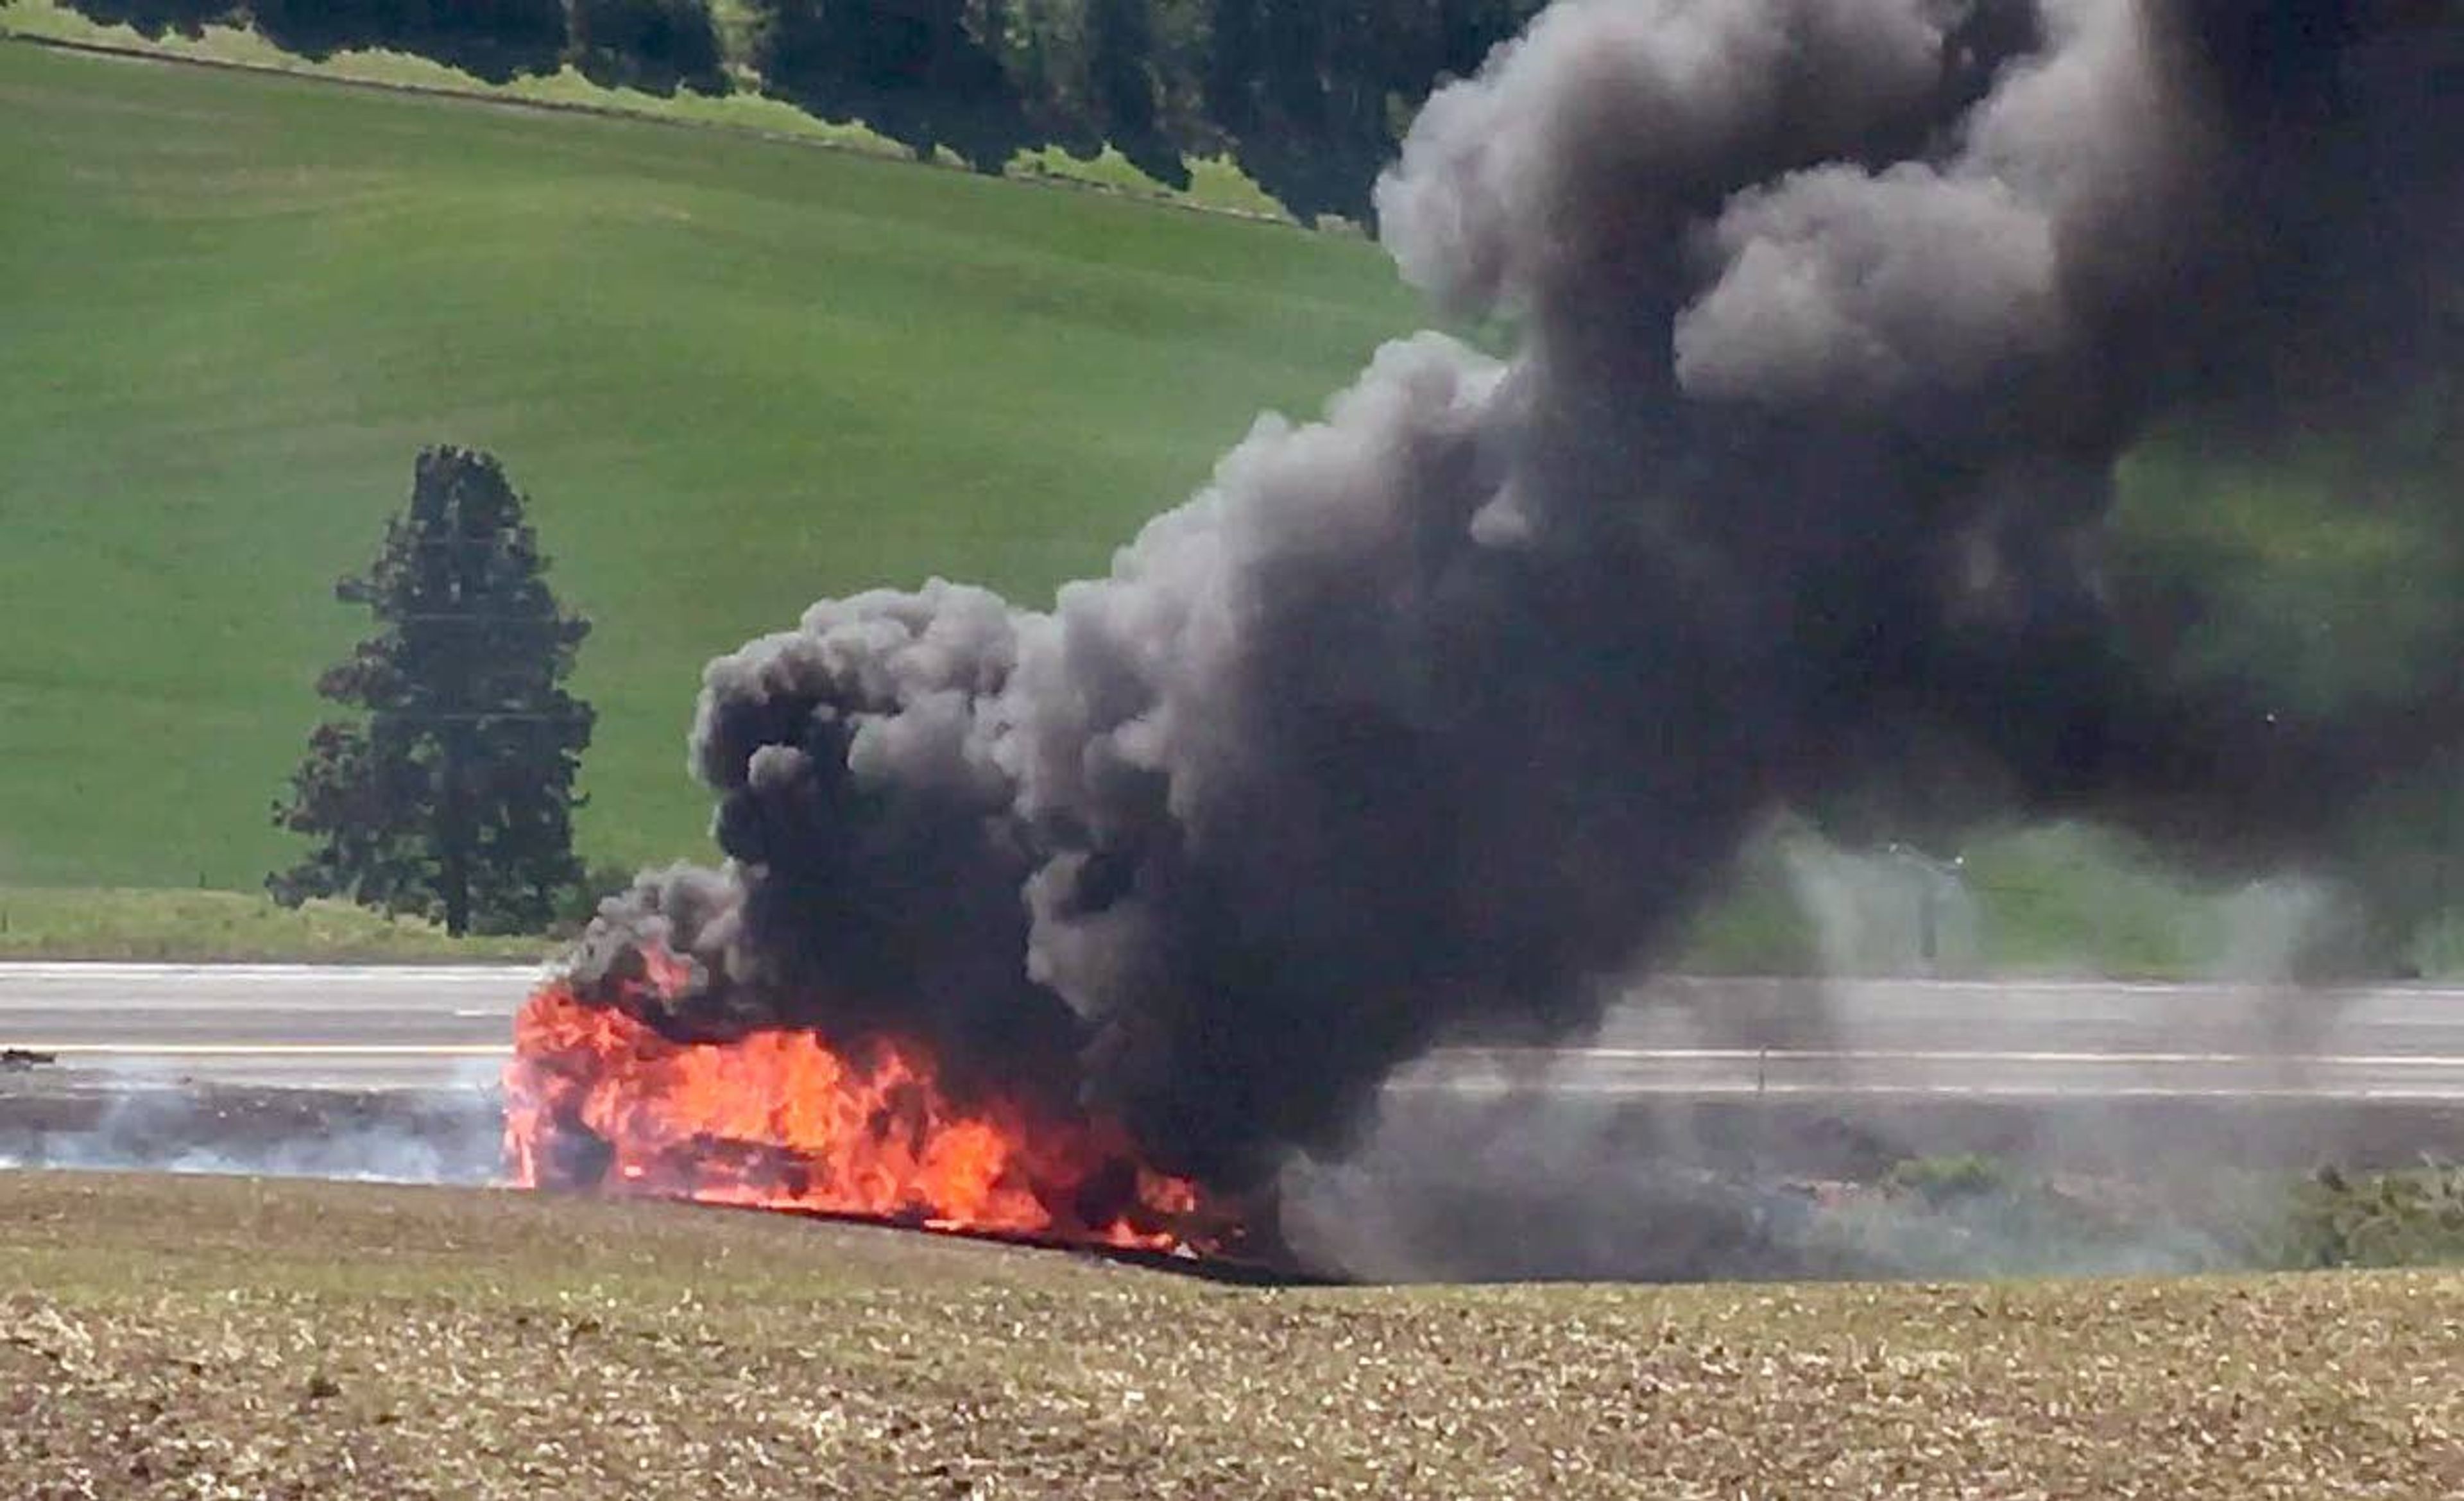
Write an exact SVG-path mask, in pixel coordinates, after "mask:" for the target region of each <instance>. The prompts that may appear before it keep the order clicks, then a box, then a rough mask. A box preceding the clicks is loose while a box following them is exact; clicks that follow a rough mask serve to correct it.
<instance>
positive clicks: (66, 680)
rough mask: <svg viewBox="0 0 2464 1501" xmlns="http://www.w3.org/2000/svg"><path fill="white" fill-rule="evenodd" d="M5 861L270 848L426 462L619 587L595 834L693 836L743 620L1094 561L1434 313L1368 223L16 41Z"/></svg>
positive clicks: (140, 859)
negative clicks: (1260, 219) (1418, 318)
mask: <svg viewBox="0 0 2464 1501" xmlns="http://www.w3.org/2000/svg"><path fill="white" fill-rule="evenodd" d="M0 116H5V118H6V119H7V120H8V121H9V145H10V149H9V150H8V151H6V152H0V349H5V350H6V352H7V358H6V359H5V361H0V529H5V536H6V539H7V546H6V547H5V549H0V643H5V644H6V651H5V652H4V653H0V884H5V883H14V884H21V885H45V884H52V885H58V884H107V885H131V886H143V885H179V886H195V885H198V884H201V883H202V884H209V885H215V886H229V887H239V888H246V887H251V886H253V884H254V883H255V882H256V881H257V879H258V878H259V877H260V875H261V874H262V872H264V871H265V870H266V869H267V868H268V867H269V865H271V864H272V863H274V862H275V861H276V860H277V859H278V858H279V857H281V855H282V854H283V853H284V852H285V849H286V842H285V841H284V840H283V839H282V838H281V837H280V836H278V835H277V834H276V833H275V831H274V830H273V829H272V828H270V827H268V824H267V820H266V814H265V809H266V805H267V803H268V801H269V800H270V799H271V798H272V797H273V796H274V794H275V791H276V790H277V788H278V786H279V784H280V783H281V780H282V778H283V776H284V774H285V773H286V771H287V770H288V768H289V766H290V765H291V764H292V762H294V760H296V758H297V753H298V750H299V746H300V743H301V739H302V737H303V736H304V733H305V731H306V730H307V728H308V726H309V724H310V723H311V722H312V720H313V719H314V718H315V717H316V715H317V710H318V705H317V701H316V700H315V698H314V696H313V695H312V693H311V691H310V685H311V683H312V681H313V679H314V677H315V675H316V673H317V672H318V671H319V669H320V668H321V667H322V666H323V665H324V664H326V663H327V662H329V661H331V660H332V659H334V658H335V657H336V656H338V655H339V654H340V653H341V651H343V650H344V649H345V648H346V647H347V645H348V643H349V642H350V641H351V639H352V638H353V636H354V633H355V631H356V630H357V629H359V628H360V627H361V625H362V624H363V619H362V618H355V616H354V615H353V614H352V613H351V612H350V611H347V610H345V609H343V608H342V607H339V606H337V605H336V604H334V603H333V601H332V599H331V597H330V594H329V588H330V585H331V582H332V580H333V579H334V577H335V576H337V575H338V574H340V573H341V572H343V571H345V570H347V569H350V568H353V567H356V566H358V565H359V564H360V563H363V562H364V561H365V559H366V558H367V556H368V555H369V554H370V553H371V552H372V551H373V550H374V548H375V545H376V543H377V541H378V537H379V533H380V529H381V526H382V522H383V519H384V517H385V515H386V514H387V513H388V512H389V511H390V510H391V509H393V508H394V507H396V506H398V505H399V504H400V503H401V500H402V498H403V496H404V494H405V493H406V491H407V485H408V480H409V472H410V459H411V455H412V453H413V452H414V451H415V450H416V449H417V448H418V447H419V446H420V445H421V444H423V443H428V442H431V441H437V440H447V439H450V440H452V441H456V442H461V443H466V444H473V445H477V446H481V447H486V448H489V449H492V450H494V451H495V452H496V453H498V454H499V455H500V456H501V457H503V458H504V460H505V461H506V463H507V465H508V467H509V468H510V469H511V471H512V472H513V474H514V475H515V476H516V478H517V481H518V482H520V483H521V484H522V485H523V486H524V487H525V488H526V489H527V490H528V491H529V492H530V493H531V495H532V497H533V499H534V501H535V507H536V515H537V519H538V521H539V526H540V528H541V531H542V533H543V535H544V538H545V541H546V544H547V546H548V547H549V549H550V551H551V552H552V554H553V555H554V556H555V558H556V559H557V563H558V573H557V578H558V581H559V583H560V585H561V587H562V588H563V589H564V590H565V591H566V592H567V593H568V594H569V595H570V597H571V598H572V599H573V600H574V601H576V602H577V603H578V604H579V605H580V606H582V607H583V608H584V609H586V610H589V611H591V612H593V613H594V614H595V615H596V616H597V617H598V619H599V630H598V633H597V635H596V636H595V637H594V638H593V639H592V641H591V643H590V644H589V646H588V647H587V648H586V649H585V651H584V656H583V674H582V677H583V680H582V684H581V687H582V691H583V693H584V694H585V695H587V696H588V697H589V698H591V699H592V700H593V701H594V702H595V703H596V704H597V706H598V707H599V709H600V712H601V716H602V719H601V729H600V735H599V741H598V744H597V746H596V748H595V749H594V750H593V751H592V753H591V756H590V758H589V761H588V763H587V768H586V785H587V787H588V790H589V792H590V794H591V797H592V799H593V803H592V806H591V807H590V808H589V809H588V810H587V812H586V814H585V817H584V822H583V837H584V840H585V843H586V846H587V850H588V852H589V853H590V854H591V855H592V856H593V857H594V858H598V859H603V860H620V861H643V860H649V859H655V858H663V857H668V856H671V855H676V854H681V853H687V852H691V851H693V850H697V849H698V848H699V847H700V846H701V843H702V841H701V837H700V829H701V823H702V818H703V811H704V804H703V801H702V800H701V798H700V797H699V796H698V795H697V794H696V793H695V791H694V789H693V787H692V786H691V785H690V784H688V782H687V780H686V778H685V777H684V775H683V772H682V770H681V766H682V739H683V734H684V729H685V725H686V722H687V718H688V716H689V713H690V710H691V703H692V695H693V689H694V686H695V684H696V680H697V673H698V672H699V669H700V666H701V664H702V662H703V660H704V659H705V658H707V657H708V656H709V655H710V654H711V653H712V652H713V651H718V650H723V649H726V648H729V647H732V646H734V645H735V644H736V643H737V642H738V641H739V640H741V639H743V638H744V637H745V636H747V635H749V634H752V633H754V632H757V631H760V630H764V629H775V628H778V627H781V626H783V625H786V624H788V623H790V622H792V621H793V620H794V618H795V616H796V614H797V612H798V611H799V610H800V609H802V607H803V606H804V605H805V604H807V603H808V602H810V601H811V600H812V599H814V598H815V597H817V596H819V595H822V594H825V593H829V592H834V591H839V590H845V589H847V588H851V587H855V586H860V585H870V584H875V583H897V584H909V583H913V582H915V581H918V580H920V579H921V578H923V577H924V576H926V575H927V574H930V573H935V572H940V573H945V574H950V575H953V576H959V577H967V578H973V579H980V580H984V581H988V582H990V583H993V584H995V585H1000V586H1002V587H1004V588H1007V589H1011V590H1015V591H1022V592H1024V593H1027V594H1030V595H1034V594H1040V593H1042V592H1044V591H1045V590H1048V589H1049V588H1050V586H1051V585H1054V584H1055V583H1056V582H1058V581H1060V580H1062V579H1064V578H1067V577H1069V576H1071V575H1073V574H1077V573H1080V572H1083V571H1086V570H1089V569H1094V568H1099V567H1101V566H1102V564H1103V563H1104V560H1105V559H1106V557H1107V556H1108V554H1109V551H1110V549H1111V547H1112V546H1113V545H1114V544H1115V543H1117V542H1118V541H1121V540H1122V539H1124V538H1125V537H1127V536H1128V535H1129V533H1130V531H1131V529H1132V528H1133V526H1134V525H1135V523H1136V521H1137V520H1138V519H1140V518H1142V517H1144V516H1145V515H1147V514H1148V513H1150V512H1151V511H1153V510H1154V509H1155V508H1156V507H1157V506H1158V505H1160V504H1162V503H1166V502H1169V501H1171V500H1173V499H1176V498H1177V497H1179V496H1181V495H1182V494H1184V493H1185V492H1186V491H1188V490H1189V489H1190V488H1191V487H1192V486H1193V485H1195V484H1197V483H1198V482H1199V481H1200V480H1202V478H1203V477H1204V475H1206V473H1207V470H1208V467H1209V465H1210V463H1211V462H1212V460H1213V458H1214V457H1215V455H1216V454H1217V453H1219V452H1220V451H1221V449H1222V448H1223V447H1224V446H1225V445H1226V444H1228V443H1229V442H1231V441H1232V440H1234V439H1236V438H1237V437H1238V436H1239V435H1240V433H1241V432H1242V431H1243V429H1244V428H1245V427H1246V425H1247V423H1248V422H1249V420H1250V418H1251V415H1252V414H1253V413H1254V412H1255V411H1257V410H1258V409H1259V408H1265V407H1283V408H1297V409H1309V408H1314V407H1315V405H1316V404H1317V402H1318V401H1319V400H1320V399H1321V398H1322V397H1323V396H1324V395H1325V394H1326V393H1328V392H1329V391H1331V390H1332V389H1333V388H1334V387H1336V386H1339V385H1341V384H1342V383H1343V382H1345V381H1346V380H1348V379H1349V378H1350V376H1351V375H1352V374H1353V371H1354V370H1355V369H1356V368H1357V366H1358V364H1360V362H1361V361H1362V360H1363V358H1364V357H1365V356H1366V355H1367V354H1368V353H1369V351H1370V350H1371V349H1372V348H1373V347H1374V346H1375V343H1376V342H1378V341H1379V340H1380V339H1382V338H1384V337H1386V336H1388V335H1389V334H1392V333H1394V332H1397V331H1399V330H1401V329H1402V328H1404V327H1406V326H1408V325H1409V324H1410V323H1411V322H1412V321H1413V320H1414V317H1415V309H1414V307H1413V304H1412V302H1411V300H1410V298H1408V296H1407V295H1406V294H1405V293H1404V292H1403V291H1402V290H1401V289H1400V287H1399V286H1398V285H1397V282H1396V281H1395V279H1394V277H1393V276H1392V273H1391V271H1390V270H1389V269H1388V268H1387V266H1386V264H1385V262H1384V261H1383V259H1382V258H1381V257H1380V256H1379V255H1378V254H1377V253H1376V252H1375V250H1373V249H1371V248H1369V247H1367V246H1365V245H1361V244H1358V243H1355V242H1352V241H1348V240H1343V239H1337V238H1326V237H1316V236H1310V235H1307V234H1303V233H1300V232H1294V231H1291V230H1288V229H1285V228H1281V227H1276V226H1270V225H1263V224H1251V223H1244V222H1240V221H1236V220H1229V219H1224V218H1219V217H1213V216H1206V215H1198V214H1186V213H1174V212H1163V211H1158V210H1155V209H1153V208H1149V207H1144V206H1140V205H1137V204H1133V203H1130V202H1125V201H1117V200H1112V199H1109V198H1105V197H1101V196H1097V195H1090V194H1082V193H1067V192H1054V191H1049V190H1043V189H1038V188H1030V187H1023V186H1018V185H1012V184H1005V183H1001V182H995V181H987V180H984V179H980V178H974V177H969V176H966V175H963V174H958V173H945V172H933V171H919V170H917V169H915V168H914V167H913V166H902V165H898V164H894V163H887V162H875V161H869V160H866V159H863V158H860V157H854V156H849V155H846V154H842V153H834V152H828V151H821V150H816V149H812V148H811V147H809V146H803V145H798V144H794V143H777V142H764V141H759V140H753V139H747V138H743V137H738V136H731V135H725V134H714V133H710V132H700V131H691V130H681V129H675V128H671V127H666V126H661V125H656V124H650V123H646V122H636V121H613V120H604V119H595V118H583V117H546V116H540V115H537V114H517V113H513V112H505V111H495V110H490V109H486V108H478V107H473V105H472V104H470V103H468V102H463V101H449V100H441V99H421V98H413V97H404V96H392V95H386V94H382V93H373V92H368V91H361V90H346V89H339V88H335V87H332V86H329V85H324V84H319V83H315V82H310V81H305V80H298V79H290V78H280V77H260V76H243V75H235V74H230V73H221V72H211V71H203V70H195V69H186V68H175V67H165V66H159V65H153V64H146V63H138V62H130V61H124V60H111V59H103V58H96V57H89V56H72V55H58V54H55V53H51V52H48V51H44V50H39V49H35V48H32V47H26V46H0Z"/></svg>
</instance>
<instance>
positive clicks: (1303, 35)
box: [69, 0, 1541, 220]
mask: <svg viewBox="0 0 2464 1501" xmlns="http://www.w3.org/2000/svg"><path fill="white" fill-rule="evenodd" d="M69 3H70V4H71V5H73V6H74V8H75V9H76V10H77V11H80V12H82V13H84V14H86V15H88V16H91V17H93V18H95V19H97V20H101V21H109V22H124V23H127V24H130V25H134V26H136V27H138V28H139V29H140V30H143V31H146V32H149V33H161V32H163V31H165V30H189V31H193V30H194V29H196V28H198V27H201V26H204V25H206V24H208V23H220V24H227V25H250V26H253V27H254V28H255V29H256V30H257V31H259V32H261V33H263V34H264V35H265V36H266V37H267V38H268V39H270V40H272V41H274V42H275V44H277V45H279V46H282V47H284V48H286V49H289V50H291V51H294V52H297V53H301V54H303V55H309V56H324V55H330V54H332V53H335V52H339V51H342V50H345V49H350V48H368V47H382V48H388V49H392V50H395V51H399V52H407V53H413V54H417V55H422V56H427V57H431V58H434V59H435V60H437V61H440V62H444V63H448V64H451V66H454V67H457V68H463V69H466V70H468V71H470V72H472V73H473V74H475V75H478V76H479V77H485V78H491V79H496V80H502V79H505V78H510V77H515V76H516V75H518V74H525V73H549V72H554V71H556V70H557V69H559V68H561V67H562V66H564V65H565V64H566V63H568V62H570V63H571V64H572V65H574V66H575V67H576V68H578V69H579V70H581V71H582V72H583V73H584V74H586V75H588V76H589V77H592V78H593V79H595V80H597V81H599V82H602V83H609V84H623V85H627V86H629V87H634V88H642V89H649V90H652V91H655V92H662V93H665V92H671V91H673V90H676V89H693V90H698V91H701V92H704V93H722V92H725V91H727V90H729V89H732V88H738V87H742V88H755V89H759V90H760V91H762V92H764V93H767V94H771V95H774V96H777V97H778V98H781V99H787V100H789V101H791V102H793V103H794V104H796V105H797V106H798V107H799V108H802V109H804V110H806V111H809V112H810V113H812V114H814V115H817V116H821V117H823V118H825V119H829V120H837V121H862V122H863V123H865V124H866V125H868V126H869V127H871V128H872V129H874V130H877V131H879V132H880V133H881V134H883V135H885V136H888V137H891V139H893V140H896V141H898V142H900V143H904V144H906V145H908V146H909V147H911V148H913V150H915V151H916V152H918V153H919V154H921V153H927V152H932V151H935V150H936V149H942V150H948V151H950V152H952V153H954V154H956V155H957V156H958V157H960V158H962V159H963V160H965V161H966V162H968V163H970V164H971V165H973V166H977V167H979V168H980V169H983V170H999V169H1000V168H1001V167H1002V166H1005V165H1006V164H1007V163H1008V162H1009V161H1010V160H1011V158H1012V157H1013V156H1015V155H1016V154H1017V153H1018V152H1019V151H1021V150H1023V149H1034V148H1037V147H1042V146H1047V145H1057V146H1060V147H1062V148H1063V149H1065V150H1068V151H1071V152H1074V153H1077V154H1080V155H1082V156H1086V155H1092V154H1094V153H1095V152H1097V151H1099V150H1101V149H1102V148H1103V146H1104V145H1105V144H1107V143H1110V144H1111V145H1113V146H1114V147H1116V148H1118V149H1119V150H1120V151H1121V153H1122V154H1123V155H1125V156H1127V157H1128V158H1129V159H1130V160H1131V161H1133V162H1134V163H1136V164H1137V165H1138V166H1140V167H1141V168H1142V169H1144V170H1145V171H1146V172H1147V173H1148V174H1149V175H1150V176H1152V177H1154V178H1155V179H1156V180H1158V181H1160V182H1165V183H1170V184H1174V185H1176V186H1181V185H1185V184H1186V182H1187V181H1188V169H1187V166H1185V164H1186V163H1187V162H1188V161H1189V160H1190V159H1192V158H1201V157H1225V158H1229V159H1230V160H1232V161H1234V162H1236V163H1238V164H1239V166H1241V167H1242V169H1243V171H1245V172H1246V173H1247V174H1248V175H1249V176H1250V177H1251V178H1252V179H1253V180H1255V181H1256V182H1257V183H1258V185H1259V186H1260V187H1261V188H1264V189H1265V191H1267V192H1268V193H1270V194H1272V195H1273V196H1274V197H1275V198H1276V200H1278V201H1279V202H1281V203H1282V204H1283V205H1284V206H1285V208H1287V210H1290V211H1291V212H1292V213H1293V214H1294V215H1296V216H1297V217H1300V218H1302V219H1304V220H1307V219H1312V218H1315V217H1316V216H1319V215H1322V214H1335V215H1342V216H1346V217H1352V218H1363V217H1365V216H1366V215H1367V213H1368V211H1369V199H1370V188H1371V185H1372V184H1373V182H1374V181H1375V177H1376V173H1377V170H1378V168H1379V167H1380V166H1383V165H1384V164H1385V162H1386V161H1387V160H1388V158H1389V157H1390V156H1391V155H1392V154H1393V152H1394V150H1395V146H1396V143H1397V141H1398V140H1399V139H1400V135H1401V131H1402V129H1403V127H1404V125H1405V124H1406V123H1407V122H1408V121H1410V119H1411V117H1412V114H1413V113H1414V111H1415V110H1416V109H1417V108H1418V107H1419V103H1420V101H1421V100H1422V99H1424V98H1426V97H1427V95H1428V93H1429V90H1430V89H1431V88H1432V87H1433V86H1434V85H1436V84H1437V83H1438V82H1440V81H1441V80H1442V79H1444V78H1446V77H1450V76H1461V75H1463V74H1467V73H1469V72H1471V71H1472V70H1473V69H1475V68H1476V67H1478V66H1479V64H1480V61H1481V59H1482V58H1483V57H1484V56H1485V55H1487V53H1488V51H1489V50H1490V49H1491V48H1492V47H1494V46H1495V45H1496V44H1497V43H1498V42H1499V41H1501V40H1503V39H1505V38H1506V37H1507V36H1509V35H1511V34H1513V33H1514V32H1516V31H1517V30H1518V29H1519V28H1520V27H1521V26H1522V24H1523V22H1524V21H1526V20H1527V19H1529V17H1530V15H1531V14H1532V12H1534V11H1537V10H1539V9H1540V5H1541V0H719V5H720V7H721V9H720V11H719V12H718V13H716V14H714V12H713V11H712V9H711V8H710V5H709V4H708V3H707V0H69Z"/></svg>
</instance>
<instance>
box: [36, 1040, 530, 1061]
mask: <svg viewBox="0 0 2464 1501" xmlns="http://www.w3.org/2000/svg"><path fill="white" fill-rule="evenodd" d="M11 1046H12V1047H17V1048H24V1049H25V1050H26V1051H28V1052H39V1053H52V1054H55V1055H56V1056H58V1057H62V1058H502V1057H505V1056H507V1055H508V1054H510V1053H511V1052H512V1051H513V1048H511V1047H508V1046H504V1045H501V1044H496V1043H446V1044H439V1045H436V1046H433V1047H430V1046H428V1045H425V1044H419V1043H159V1044H151V1045H148V1044H144V1043H55V1044H51V1045H49V1046H46V1045H44V1044H42V1043H16V1044H11Z"/></svg>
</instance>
